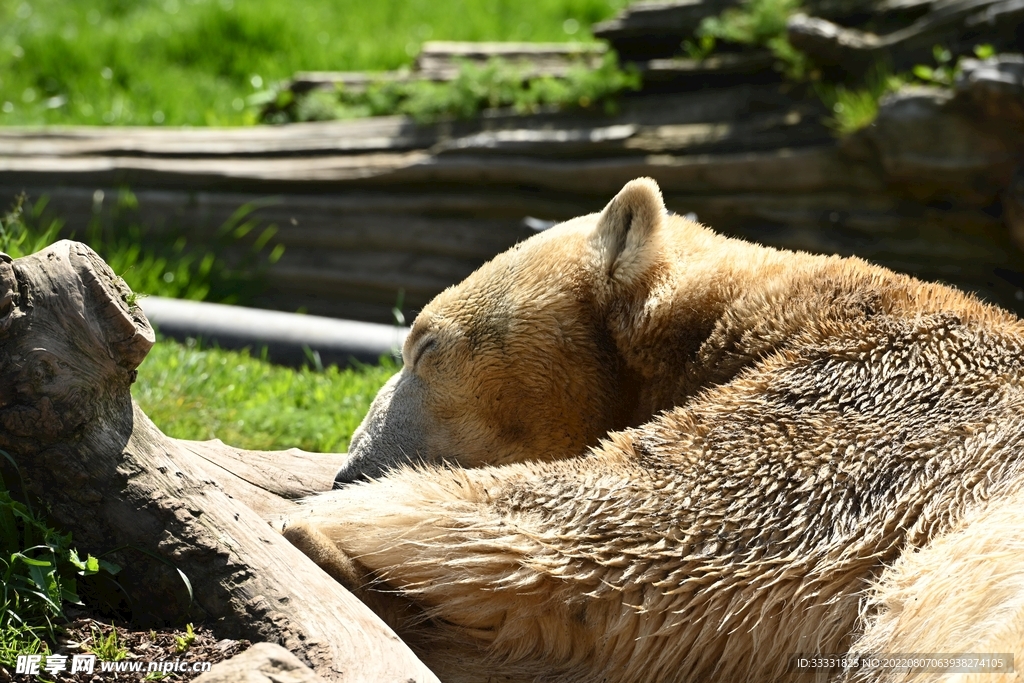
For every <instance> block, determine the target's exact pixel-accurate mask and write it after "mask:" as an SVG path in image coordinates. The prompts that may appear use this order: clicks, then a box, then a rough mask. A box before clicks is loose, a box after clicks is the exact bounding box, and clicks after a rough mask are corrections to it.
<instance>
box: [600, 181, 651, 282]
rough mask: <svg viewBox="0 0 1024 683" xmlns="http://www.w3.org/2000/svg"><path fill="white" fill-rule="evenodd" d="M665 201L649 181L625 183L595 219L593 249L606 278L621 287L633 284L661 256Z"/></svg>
mask: <svg viewBox="0 0 1024 683" xmlns="http://www.w3.org/2000/svg"><path fill="white" fill-rule="evenodd" d="M664 221H665V201H664V200H663V199H662V197H661V190H660V189H659V188H658V184H657V183H656V182H654V181H653V180H651V179H650V178H637V179H636V180H631V181H630V182H628V183H626V186H625V187H623V188H622V189H621V190H620V191H619V193H618V194H617V195H615V197H614V198H613V199H612V200H611V201H610V202H608V206H606V207H604V211H602V212H601V215H600V216H599V217H598V219H597V229H596V230H595V232H594V236H593V240H594V246H595V247H596V249H597V253H598V256H599V258H600V259H601V267H602V269H603V272H604V273H606V274H607V276H608V277H609V278H610V279H612V280H615V281H618V282H622V283H631V282H635V281H636V280H637V279H638V278H639V277H640V276H642V275H643V274H644V273H646V272H648V271H649V270H650V268H651V267H652V266H653V265H654V264H655V263H656V262H657V260H658V259H659V257H660V256H661V254H662V250H661V248H660V246H661V245H660V239H659V238H660V233H661V229H662V224H663V223H664Z"/></svg>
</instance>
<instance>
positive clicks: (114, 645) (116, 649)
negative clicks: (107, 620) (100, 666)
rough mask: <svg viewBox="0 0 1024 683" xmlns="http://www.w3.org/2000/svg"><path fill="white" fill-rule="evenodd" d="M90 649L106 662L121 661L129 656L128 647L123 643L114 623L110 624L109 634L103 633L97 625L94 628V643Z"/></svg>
mask: <svg viewBox="0 0 1024 683" xmlns="http://www.w3.org/2000/svg"><path fill="white" fill-rule="evenodd" d="M88 651H89V652H91V653H93V654H94V655H96V657H97V658H98V659H100V660H101V661H104V662H120V661H121V660H122V659H124V658H125V657H127V656H128V649H127V648H126V647H124V646H122V645H121V639H120V638H118V635H117V628H116V627H115V626H114V625H113V624H111V625H110V633H108V634H107V635H103V632H102V631H101V630H99V629H98V628H96V627H93V628H92V645H91V646H90V647H89V648H88Z"/></svg>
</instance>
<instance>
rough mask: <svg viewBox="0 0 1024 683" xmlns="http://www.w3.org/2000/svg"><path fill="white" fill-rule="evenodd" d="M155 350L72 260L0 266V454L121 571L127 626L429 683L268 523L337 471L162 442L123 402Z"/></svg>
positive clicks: (88, 266) (115, 296) (51, 256)
mask: <svg viewBox="0 0 1024 683" xmlns="http://www.w3.org/2000/svg"><path fill="white" fill-rule="evenodd" d="M152 344H153V332H152V329H151V328H150V326H149V323H148V322H147V321H146V319H145V317H144V316H143V315H142V312H141V310H140V309H139V308H138V307H136V306H134V305H133V301H132V297H131V293H130V291H129V290H128V289H127V287H126V286H125V285H124V283H123V282H121V281H120V280H119V279H118V278H116V277H115V276H114V274H113V273H112V272H111V271H110V269H109V268H108V267H107V266H106V264H104V263H103V261H102V260H101V259H100V258H99V257H98V256H97V255H96V254H95V253H94V252H93V251H92V250H90V249H89V248H88V247H86V246H85V245H82V244H78V243H75V242H69V241H64V242H59V243H57V244H55V245H53V246H52V247H50V248H48V249H46V250H44V251H42V252H40V253H38V254H35V255H33V256H27V257H25V258H21V259H18V260H16V261H12V260H11V258H10V257H8V256H7V255H5V254H4V255H0V448H3V449H4V450H6V451H8V452H9V453H10V454H11V455H12V456H13V458H14V460H15V461H16V462H17V464H18V468H19V470H20V472H21V474H22V476H23V477H24V479H25V481H26V482H27V484H28V488H29V490H30V491H31V492H32V493H34V494H35V495H38V496H39V497H41V498H42V499H43V500H44V501H45V503H46V504H47V506H48V507H49V509H50V510H51V513H52V515H53V517H54V519H55V521H56V522H57V523H59V524H60V525H62V526H63V527H64V528H66V529H68V530H70V531H72V532H73V533H74V537H75V543H76V545H77V546H78V547H79V548H81V549H82V550H87V551H89V552H91V553H93V554H98V553H107V555H106V557H108V558H111V559H113V560H114V561H116V562H118V563H119V564H121V565H122V566H123V567H124V570H123V572H122V575H121V577H120V580H121V583H122V585H123V586H124V587H125V589H126V590H127V592H128V594H129V595H130V597H131V599H132V603H133V611H134V614H135V617H136V619H137V620H139V621H141V622H146V621H149V622H155V621H182V620H185V619H191V620H195V619H205V620H206V621H207V622H208V623H210V624H211V625H212V626H213V627H214V628H216V629H218V630H219V631H220V632H222V633H224V635H225V636H233V637H246V638H250V639H253V640H269V641H274V642H278V643H281V644H283V645H284V646H285V647H287V648H288V649H289V650H291V651H292V652H294V653H295V654H296V655H298V656H299V657H300V659H303V660H304V661H306V662H307V663H309V664H310V665H311V666H312V667H313V668H314V669H315V670H316V671H317V673H318V674H320V675H321V676H323V677H324V678H326V679H328V680H335V681H356V680H373V681H396V682H397V681H401V682H402V683H405V682H406V681H410V680H415V681H436V678H435V677H434V676H433V674H431V673H430V672H429V671H428V670H427V669H426V667H425V666H423V664H422V663H420V662H419V661H418V660H417V659H416V658H415V656H414V655H412V653H411V652H410V651H409V650H408V649H406V647H405V645H404V644H403V643H402V642H401V641H400V640H399V639H398V638H397V636H395V635H394V633H392V632H391V631H390V630H389V629H388V628H387V627H386V626H384V624H383V623H382V622H380V621H379V620H378V619H377V618H376V617H375V616H374V615H373V614H372V613H370V612H369V611H368V610H367V609H366V608H365V607H363V605H362V604H361V603H360V602H359V601H358V600H357V599H356V598H354V597H353V596H352V595H351V594H349V593H347V592H346V591H345V590H344V589H342V588H341V586H340V585H338V584H337V583H336V582H335V581H333V580H332V579H330V578H329V577H328V576H327V575H326V574H324V573H323V572H322V571H321V570H320V569H319V568H317V567H316V566H315V565H314V564H313V563H312V562H310V561H309V560H307V559H306V558H305V556H303V555H302V553H300V552H299V551H298V550H296V549H295V548H293V547H292V546H291V545H290V544H289V543H288V542H287V541H285V540H284V539H283V538H282V537H281V536H280V535H278V533H277V532H276V531H275V530H274V529H273V528H272V527H271V525H270V524H269V523H268V519H271V518H273V517H274V516H275V515H280V514H286V513H287V512H288V509H289V508H291V507H292V506H294V505H295V503H294V502H293V499H295V498H297V497H299V496H302V495H305V494H308V493H311V492H313V491H315V490H317V489H325V488H328V487H329V485H330V482H331V477H332V473H333V471H334V470H335V468H336V467H337V465H338V463H339V462H340V457H341V456H313V455H308V457H307V456H305V455H303V454H302V453H300V452H298V451H285V452H282V453H259V452H245V451H239V450H237V449H233V448H230V447H228V446H225V445H224V444H222V443H220V442H209V443H194V442H185V441H178V440H175V439H171V438H168V437H167V436H165V435H164V434H162V433H161V432H160V430H158V429H157V428H156V427H155V426H154V425H153V423H152V422H150V421H149V419H148V418H147V417H146V416H145V414H144V413H143V412H142V411H141V410H140V409H139V408H138V406H136V405H134V403H133V402H132V399H131V394H130V393H129V387H130V385H131V383H132V381H133V380H134V378H135V375H136V368H137V367H138V365H139V364H140V363H141V362H142V360H143V358H145V356H146V353H147V352H148V351H149V349H150V347H151V346H152ZM183 577H186V578H187V584H190V586H191V587H190V589H189V588H187V587H186V586H187V584H186V582H185V581H184V580H183ZM190 593H191V596H190V595H189V594H190Z"/></svg>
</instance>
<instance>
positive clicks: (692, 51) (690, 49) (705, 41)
mask: <svg viewBox="0 0 1024 683" xmlns="http://www.w3.org/2000/svg"><path fill="white" fill-rule="evenodd" d="M716 44H717V41H716V40H715V36H714V35H713V34H711V33H702V34H700V35H698V36H696V37H695V39H694V40H684V41H683V42H682V43H681V44H680V47H682V48H683V52H685V53H686V56H687V57H689V58H690V59H696V60H697V61H698V62H702V61H704V60H705V59H707V58H708V57H710V56H711V53H712V52H714V51H715V46H716Z"/></svg>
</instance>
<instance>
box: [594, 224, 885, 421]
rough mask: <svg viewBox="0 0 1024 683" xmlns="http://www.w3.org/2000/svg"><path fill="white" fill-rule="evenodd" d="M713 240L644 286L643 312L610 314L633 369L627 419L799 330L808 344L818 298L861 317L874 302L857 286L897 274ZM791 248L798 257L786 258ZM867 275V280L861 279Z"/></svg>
mask: <svg viewBox="0 0 1024 683" xmlns="http://www.w3.org/2000/svg"><path fill="white" fill-rule="evenodd" d="M717 246H718V247H719V248H718V249H715V250H708V251H707V252H706V253H696V254H692V253H691V254H688V255H686V256H685V257H680V258H679V260H678V267H676V268H669V269H667V270H666V273H665V275H664V277H663V278H662V279H661V280H660V281H659V282H658V283H657V284H656V285H655V286H654V287H652V288H651V290H650V292H649V293H648V295H647V299H646V301H645V302H644V303H643V310H644V315H642V316H637V315H635V311H634V312H633V313H632V314H630V316H629V319H628V320H627V319H626V318H625V315H626V312H625V311H618V312H616V313H614V314H613V321H612V324H613V329H615V330H617V331H618V333H617V334H616V336H617V346H618V348H619V351H620V353H621V356H622V361H623V364H624V366H625V367H626V368H627V369H628V371H629V372H628V373H627V375H628V376H631V377H637V378H639V380H638V384H637V388H636V393H635V395H636V397H637V398H636V410H635V412H634V414H633V415H632V417H631V419H630V422H631V423H634V424H639V423H642V422H644V421H646V420H647V419H649V418H650V417H651V416H652V415H654V414H656V413H658V412H660V411H663V410H666V409H668V408H672V407H674V406H678V405H682V404H683V403H685V402H686V401H687V400H688V399H689V398H690V397H691V396H694V395H695V394H697V393H698V392H700V391H701V390H703V389H706V388H707V387H710V386H715V385H719V384H724V383H726V382H728V381H730V380H731V379H732V378H733V377H735V376H736V375H737V374H738V373H739V372H741V371H742V370H743V369H745V368H747V367H750V366H751V365H753V364H756V363H757V362H758V361H759V360H760V359H762V358H764V357H765V356H767V355H768V354H771V353H774V352H777V351H779V350H781V349H784V348H786V347H788V346H791V345H793V344H795V343H797V339H798V338H800V339H801V340H802V341H800V342H799V343H806V341H807V340H806V338H805V337H806V335H807V334H814V332H813V331H812V330H810V329H809V326H810V325H811V323H812V322H813V321H814V320H817V319H820V311H821V310H822V307H827V308H829V309H831V310H836V311H837V315H838V316H839V317H843V316H846V315H850V316H859V317H863V316H864V315H865V310H868V309H869V308H870V307H871V305H872V304H871V302H868V301H866V297H868V296H869V295H868V294H865V293H866V292H872V291H874V292H877V291H878V289H877V279H878V278H879V277H887V276H891V277H892V278H899V276H896V275H895V274H893V273H890V272H889V271H886V270H884V269H881V268H877V267H874V266H870V265H868V264H866V263H865V262H863V261H859V260H857V261H854V260H850V259H840V258H838V257H823V256H815V255H811V254H796V255H794V254H792V253H783V252H779V251H777V250H774V249H767V248H764V247H759V246H756V245H749V244H746V243H741V242H737V241H735V240H725V239H724V238H723V243H722V244H719V245H717ZM711 251H715V252H717V253H711ZM723 252H724V253H723ZM794 256H796V257H798V258H799V259H803V260H805V261H806V263H794ZM866 279H873V280H875V286H874V287H873V288H868V287H865V286H864V284H865V280H866ZM872 296H873V295H872ZM837 306H838V309H837ZM615 318H617V319H615ZM815 326H816V325H815ZM821 333H822V334H826V333H827V332H826V331H824V330H822V331H821Z"/></svg>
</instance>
